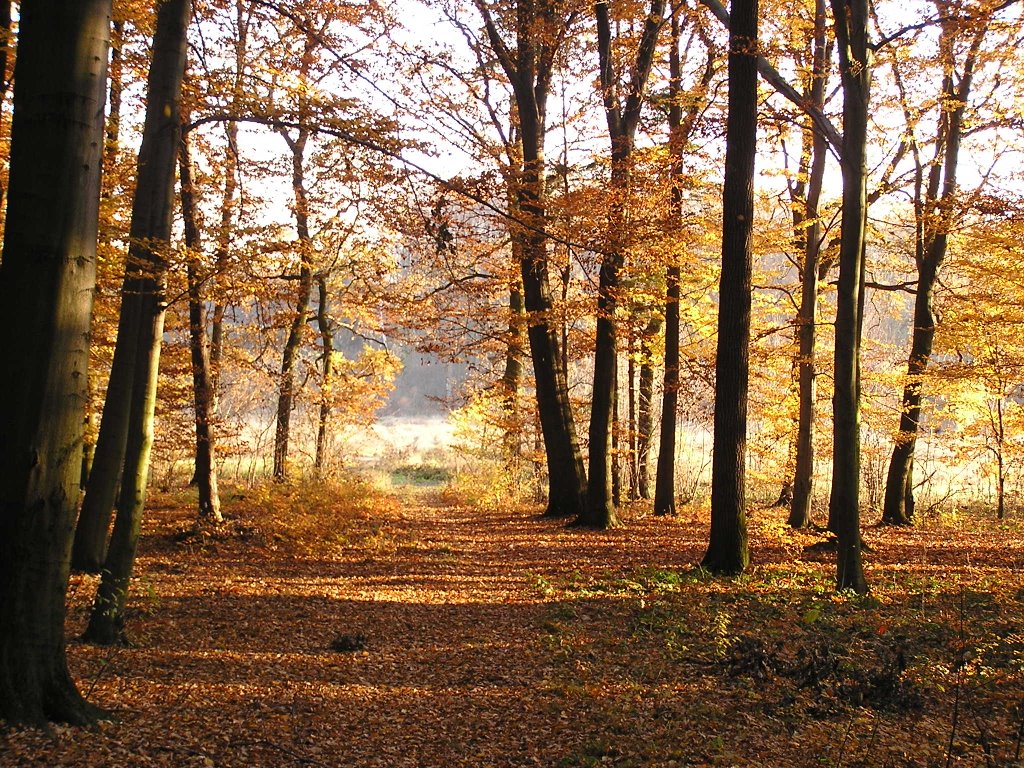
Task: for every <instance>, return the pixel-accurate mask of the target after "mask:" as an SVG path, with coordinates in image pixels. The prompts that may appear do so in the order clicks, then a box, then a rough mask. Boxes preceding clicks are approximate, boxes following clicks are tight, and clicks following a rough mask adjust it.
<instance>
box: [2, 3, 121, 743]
mask: <svg viewBox="0 0 1024 768" xmlns="http://www.w3.org/2000/svg"><path fill="white" fill-rule="evenodd" d="M109 34H110V0H78V2H74V3H67V2H54V1H53V0H22V2H21V4H20V8H19V44H18V58H17V63H16V65H15V72H16V78H15V80H16V82H15V86H14V117H13V122H12V136H11V154H10V181H9V186H8V208H7V218H6V221H5V231H4V240H3V260H2V262H0V359H2V360H4V361H5V364H4V365H3V366H2V367H0V434H2V435H3V439H2V440H0V719H2V720H4V721H6V722H7V723H9V724H17V723H28V724H42V723H44V722H46V721H48V720H49V721H61V722H68V723H74V724H84V723H87V722H90V721H92V720H94V719H95V718H97V717H98V716H99V715H100V714H101V712H100V711H99V710H98V709H96V708H95V707H92V706H90V705H89V704H87V703H86V702H85V700H84V699H83V698H82V696H81V694H80V693H79V692H78V690H77V688H76V686H75V683H74V681H73V680H72V678H71V675H70V674H69V672H68V667H67V660H66V656H65V644H64V619H65V596H66V592H67V584H68V567H69V557H70V550H71V540H72V538H71V537H72V531H73V526H74V520H75V506H76V503H77V500H78V485H79V479H80V471H81V450H82V424H83V415H84V403H85V398H86V396H87V391H86V374H87V367H88V357H89V321H90V314H91V310H92V295H93V288H94V285H95V278H96V241H97V222H98V208H99V193H100V189H99V188H100V167H101V163H102V147H103V105H104V100H105V95H106V77H107V50H108V44H109ZM15 362H16V364H15Z"/></svg>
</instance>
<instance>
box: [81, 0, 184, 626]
mask: <svg viewBox="0 0 1024 768" xmlns="http://www.w3.org/2000/svg"><path fill="white" fill-rule="evenodd" d="M191 14H192V3H191V2H190V0H160V5H159V7H158V9H157V22H156V31H155V32H154V34H153V58H152V63H151V65H150V70H149V83H148V88H147V104H146V123H145V126H144V128H143V134H142V145H141V147H140V148H139V161H138V181H137V183H136V188H135V197H134V200H133V205H132V225H131V240H132V242H131V245H130V248H131V250H130V252H129V264H130V263H131V258H132V256H133V254H134V255H135V256H136V257H137V258H138V259H139V260H140V262H141V264H140V266H139V267H137V269H139V274H138V276H137V277H135V278H134V279H133V283H132V285H133V287H134V288H136V290H138V292H139V293H138V294H137V296H131V295H125V296H124V298H123V299H122V315H123V314H124V313H125V311H128V312H130V313H131V315H130V322H131V323H135V324H136V325H134V326H132V325H125V324H123V323H122V324H119V333H118V347H121V346H122V345H130V346H131V347H133V348H134V349H133V350H132V351H131V352H130V354H128V355H126V356H125V357H126V358H127V359H128V360H130V362H131V365H130V367H129V366H127V365H126V366H125V367H124V368H122V369H121V370H120V371H119V372H118V373H119V374H120V375H122V376H124V380H123V381H119V382H114V381H113V378H114V373H115V372H114V371H112V372H111V379H112V381H111V385H110V387H108V390H107V398H108V400H109V399H110V397H111V396H112V392H113V393H114V396H116V393H118V392H123V393H125V394H126V396H127V397H128V418H127V421H126V424H125V430H124V449H123V456H124V459H123V466H122V469H121V473H120V474H121V480H120V489H119V490H118V496H117V507H116V514H115V518H114V530H113V532H112V533H111V539H110V547H109V549H108V551H107V556H106V558H105V559H104V562H103V572H102V577H101V579H100V585H99V587H98V589H97V591H96V598H95V600H94V601H93V607H92V611H91V613H90V615H89V626H88V627H87V628H86V631H85V635H84V637H85V639H87V640H90V641H92V642H96V643H99V644H103V645H110V644H113V643H118V642H123V641H124V639H125V638H124V609H125V604H126V601H127V596H128V586H129V583H130V580H131V573H132V569H133V567H134V564H135V552H136V549H137V546H138V539H139V531H140V527H141V524H142V512H143V508H144V506H145V502H146V486H147V483H148V481H149V456H150V450H151V448H152V444H153V412H154V408H155V406H156V391H157V377H158V374H159V367H160V366H159V363H160V346H161V342H162V340H163V326H164V314H165V310H166V307H165V304H164V282H165V279H166V271H167V250H168V248H169V246H170V237H171V221H172V216H173V212H174V170H175V165H176V161H177V157H178V149H179V142H180V130H181V116H180V104H179V99H180V95H181V83H182V80H183V78H184V74H185V51H186V43H187V37H186V32H187V29H188V23H189V19H190V18H191ZM136 249H138V250H136ZM127 282H128V280H127V275H126V283H127ZM121 328H124V329H125V330H126V331H127V333H126V335H125V336H124V337H123V338H122V336H121V333H120V329H121ZM116 354H117V353H116V352H115V357H116ZM115 383H116V384H117V385H118V386H116V387H115V386H114V384H115ZM105 412H106V408H104V413H105ZM102 429H103V427H102V425H101V428H100V435H101V440H102ZM90 483H91V480H90Z"/></svg>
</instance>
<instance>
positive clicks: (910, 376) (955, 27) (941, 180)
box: [882, 0, 991, 525]
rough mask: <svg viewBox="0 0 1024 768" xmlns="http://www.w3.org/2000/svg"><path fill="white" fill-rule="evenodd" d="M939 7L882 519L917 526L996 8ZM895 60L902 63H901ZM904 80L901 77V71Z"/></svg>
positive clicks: (942, 2) (917, 158)
mask: <svg viewBox="0 0 1024 768" xmlns="http://www.w3.org/2000/svg"><path fill="white" fill-rule="evenodd" d="M936 10H937V11H938V12H939V16H940V18H941V21H940V25H941V32H940V35H939V55H940V61H941V63H942V70H943V72H944V77H943V78H942V84H941V86H940V93H939V97H938V99H937V100H936V104H937V105H938V108H939V110H940V112H939V117H938V130H937V133H936V136H935V144H934V153H935V154H934V157H932V158H931V159H930V160H929V161H928V162H927V163H925V161H924V160H923V159H922V157H921V152H920V150H919V148H918V145H917V142H916V141H914V142H911V147H912V155H913V158H914V162H915V175H914V214H915V220H916V226H915V233H914V234H915V237H914V246H915V247H914V263H915V265H916V267H917V292H916V294H915V298H914V319H913V330H912V331H911V342H910V355H909V357H908V359H907V378H906V383H905V384H904V386H903V397H902V402H901V408H900V422H899V431H898V433H897V435H896V439H895V441H894V444H893V449H892V457H891V458H890V460H889V470H888V472H887V475H886V482H885V501H884V506H883V508H882V522H883V523H888V524H890V525H910V524H911V522H912V521H913V518H914V481H913V477H914V472H913V469H914V449H915V447H916V445H917V435H918V430H919V429H920V421H921V393H922V390H923V388H924V373H925V370H926V369H927V367H928V363H929V361H930V359H931V355H932V346H933V344H934V342H935V328H936V325H937V321H936V316H935V308H934V304H935V287H936V284H937V282H938V279H939V272H940V270H941V269H942V265H943V263H944V262H945V259H946V250H947V244H948V242H949V232H950V230H951V229H952V227H953V223H954V219H955V216H956V211H955V206H956V197H957V170H958V166H959V163H960V143H961V139H962V138H963V132H964V114H965V112H966V110H967V106H968V100H969V98H970V95H971V83H972V81H973V79H974V72H975V68H976V67H977V65H978V56H979V53H980V51H981V45H982V42H983V41H984V38H985V35H986V33H987V32H988V27H989V19H990V18H991V11H990V10H987V9H984V8H982V9H981V12H980V14H965V13H964V12H963V9H962V7H961V5H960V4H959V3H951V2H947V1H946V0H936ZM965 36H966V37H967V38H968V39H969V42H968V44H967V46H966V52H965V53H964V57H963V61H962V62H958V61H956V55H957V51H958V50H959V49H960V48H961V47H962V46H961V45H958V43H960V41H961V40H962V38H964V37H965ZM894 66H897V67H898V66H899V64H896V65H894ZM897 81H898V82H899V81H900V78H899V76H898V75H897ZM901 90H902V89H901ZM903 103H904V113H905V114H906V116H907V118H908V126H907V128H908V131H910V132H915V131H916V130H917V126H916V125H915V123H916V122H917V121H915V120H913V119H912V118H911V111H910V108H909V105H908V104H907V100H906V97H905V94H904V98H903Z"/></svg>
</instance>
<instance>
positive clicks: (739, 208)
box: [701, 0, 758, 574]
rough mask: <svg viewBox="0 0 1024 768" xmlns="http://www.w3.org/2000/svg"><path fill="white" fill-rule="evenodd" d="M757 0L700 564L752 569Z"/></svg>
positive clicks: (751, 18) (727, 209) (725, 211)
mask: <svg viewBox="0 0 1024 768" xmlns="http://www.w3.org/2000/svg"><path fill="white" fill-rule="evenodd" d="M757 12H758V11H757V0H733V3H732V13H731V16H730V19H731V21H730V27H729V115H728V118H727V123H726V150H725V184H724V188H723V191H722V275H721V279H720V283H719V307H718V352H717V355H716V364H715V371H716V376H715V428H714V429H715V434H714V455H713V458H712V467H711V536H710V540H709V542H708V549H707V552H706V553H705V554H704V558H703V560H702V561H701V565H703V567H704V568H706V569H707V570H709V571H711V572H712V573H722V574H733V573H740V572H742V571H743V570H745V569H746V567H747V565H748V563H749V561H750V556H749V553H748V550H747V527H746V446H747V439H746V432H747V385H748V378H749V353H750V297H751V247H750V238H751V233H752V231H753V217H754V157H755V154H756V150H757Z"/></svg>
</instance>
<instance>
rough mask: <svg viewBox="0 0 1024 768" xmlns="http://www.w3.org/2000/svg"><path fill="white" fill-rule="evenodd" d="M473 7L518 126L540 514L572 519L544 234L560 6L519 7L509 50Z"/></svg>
mask: <svg viewBox="0 0 1024 768" xmlns="http://www.w3.org/2000/svg"><path fill="white" fill-rule="evenodd" d="M476 6H477V9H478V10H479V11H480V15H481V16H482V17H483V19H484V24H485V27H486V30H487V36H488V39H489V40H490V43H491V48H492V50H493V51H494V53H495V55H496V56H497V57H498V59H499V61H500V63H501V66H502V69H503V70H504V71H505V75H506V77H508V80H509V83H510V84H511V86H512V90H513V95H514V97H515V102H516V114H517V117H518V121H519V124H518V128H519V142H520V147H521V149H522V171H521V173H520V176H519V179H518V181H519V185H518V195H517V205H518V211H519V217H520V219H521V222H520V223H519V225H518V226H517V227H516V232H515V234H514V235H513V237H516V238H518V239H519V242H518V243H517V250H518V252H519V253H520V254H521V257H520V259H521V260H520V268H521V271H522V278H523V303H524V307H525V309H526V313H527V323H528V326H527V339H528V340H529V344H530V354H531V356H532V358H533V375H534V386H535V389H536V396H537V411H538V415H539V416H540V424H541V433H542V436H543V439H544V453H545V456H546V457H547V463H548V506H547V510H546V511H545V514H546V515H549V516H560V517H561V516H576V517H577V518H578V517H579V516H581V515H582V514H583V510H584V490H585V487H586V477H585V472H584V469H583V458H582V455H581V454H580V449H579V443H578V441H577V437H576V425H575V422H574V420H573V416H572V405H571V403H570V401H569V386H568V381H567V376H566V369H565V368H564V367H563V359H562V355H561V353H560V350H559V344H558V339H557V336H556V329H555V327H554V326H553V325H552V322H551V317H552V313H551V310H552V307H553V302H552V298H551V288H550V283H549V280H548V248H547V245H548V244H547V234H546V232H545V218H546V191H545V190H546V187H545V174H546V171H545V168H546V163H545V158H544V133H545V123H546V114H545V110H546V107H547V98H548V89H549V87H550V83H551V72H552V67H553V65H554V56H555V54H556V52H557V50H558V47H559V45H560V43H561V34H560V30H561V28H562V26H563V25H564V23H565V21H564V19H562V18H561V17H560V14H561V13H562V12H563V9H562V8H561V6H560V4H558V3H552V4H546V5H544V6H543V7H538V6H535V5H534V4H532V3H524V2H520V3H517V4H516V7H515V9H514V11H513V13H514V14H515V22H514V29H515V33H516V42H515V47H514V49H513V48H510V47H509V46H508V45H506V43H505V42H504V40H503V39H502V37H501V33H500V32H499V31H498V26H497V25H496V23H495V21H494V19H493V18H492V16H491V12H490V10H489V8H488V6H487V4H486V3H484V2H483V0H476Z"/></svg>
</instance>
